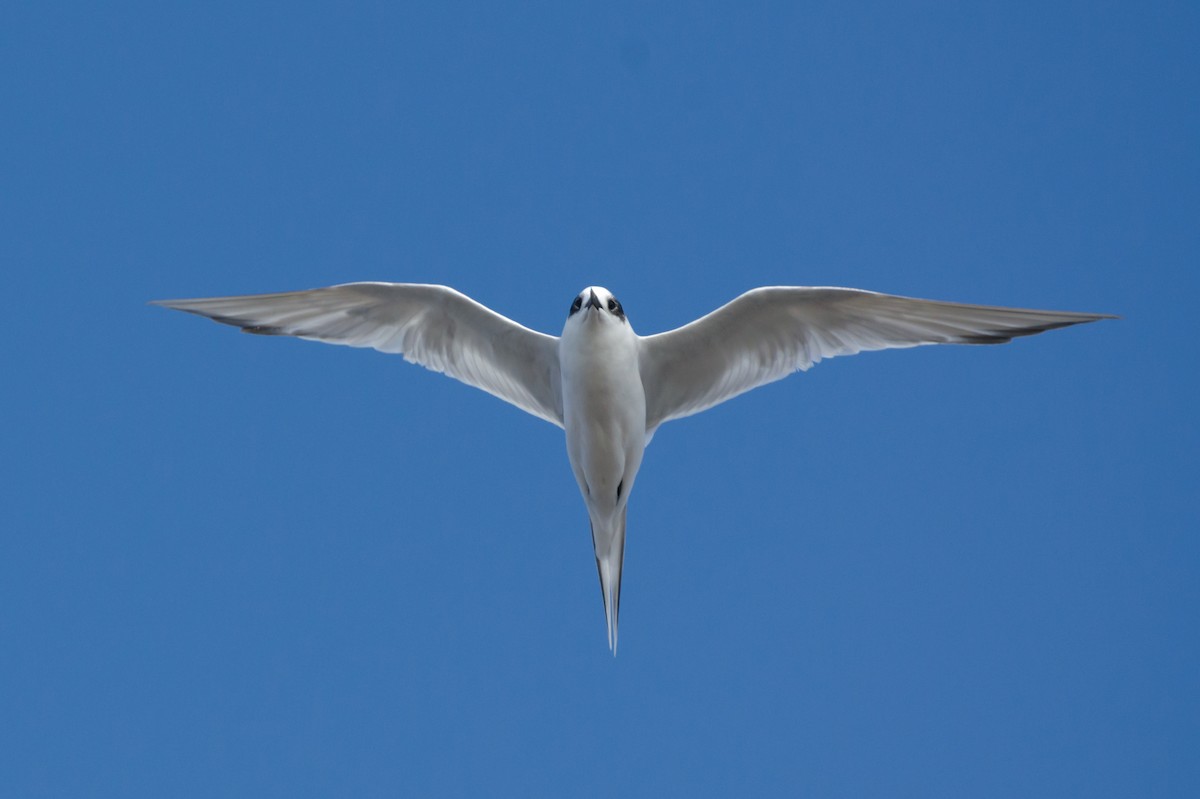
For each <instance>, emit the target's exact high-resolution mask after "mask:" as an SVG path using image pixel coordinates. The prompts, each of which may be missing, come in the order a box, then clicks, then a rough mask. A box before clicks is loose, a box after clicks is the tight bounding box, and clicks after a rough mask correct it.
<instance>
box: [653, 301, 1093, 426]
mask: <svg viewBox="0 0 1200 799" xmlns="http://www.w3.org/2000/svg"><path fill="white" fill-rule="evenodd" d="M1105 318H1111V317H1106V316H1105V315H1103V314H1088V313H1071V312H1066V311H1036V310H1028V309H1024V308H998V307H994V306H988V305H960V304H957V303H950V302H936V301H933V300H918V299H913V298H910V297H897V296H894V295H891V294H878V293H876V292H873V291H861V290H858V289H845V288H808V287H801V286H774V287H766V288H758V289H754V290H752V291H748V292H746V293H745V294H743V295H742V296H740V297H738V298H737V299H735V300H733V301H732V302H730V303H728V304H726V305H724V306H722V307H720V308H718V309H717V310H715V311H713V312H712V313H710V314H708V315H707V316H704V317H702V318H700V319H697V320H696V321H694V322H692V323H690V324H687V325H684V326H683V327H680V328H677V329H675V330H671V331H668V332H666V333H660V334H658V335H654V336H646V337H644V338H642V339H640V341H639V348H640V349H639V358H640V368H641V372H642V383H643V386H644V387H645V391H646V429H647V431H650V432H651V433H652V432H653V431H654V429H655V428H656V427H658V426H659V425H660V424H662V423H663V422H665V421H667V420H669V419H678V418H680V417H683V416H689V415H691V414H693V413H698V412H700V411H702V410H704V409H706V408H711V407H712V406H714V405H716V404H718V403H721V402H724V401H725V400H727V399H731V398H732V397H736V396H737V395H738V394H741V393H743V392H745V391H749V390H750V389H752V388H755V387H757V386H761V385H764V384H766V383H770V382H772V381H775V380H779V379H781V378H783V377H786V376H787V375H789V374H791V373H792V372H796V371H799V370H804V369H808V368H809V367H810V366H812V365H813V364H815V363H817V362H818V361H820V360H821V359H822V358H832V357H834V356H837V355H853V354H854V353H856V352H863V351H866V350H882V349H890V348H893V347H915V346H918V345H921V344H1001V343H1004V342H1006V341H1009V340H1011V339H1012V338H1014V337H1016V336H1028V335H1032V334H1034V333H1041V332H1043V331H1045V330H1052V329H1054V328H1056V327H1066V326H1068V325H1075V324H1079V323H1081V322H1094V321H1096V320H1097V319H1105Z"/></svg>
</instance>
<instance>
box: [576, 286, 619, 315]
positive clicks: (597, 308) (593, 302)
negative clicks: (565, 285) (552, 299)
mask: <svg viewBox="0 0 1200 799" xmlns="http://www.w3.org/2000/svg"><path fill="white" fill-rule="evenodd" d="M572 319H581V320H582V319H587V320H609V321H615V322H621V323H624V322H625V309H624V308H622V307H621V303H620V302H618V301H617V298H616V297H614V296H613V295H612V292H611V291H609V290H608V289H606V288H604V287H603V286H588V287H587V288H585V289H584V290H583V291H581V292H579V294H577V295H576V296H575V300H574V302H572V303H571V310H570V312H569V313H568V314H567V321H568V322H570V321H571V320H572Z"/></svg>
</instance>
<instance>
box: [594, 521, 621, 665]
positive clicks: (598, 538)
mask: <svg viewBox="0 0 1200 799" xmlns="http://www.w3.org/2000/svg"><path fill="white" fill-rule="evenodd" d="M592 546H593V547H594V548H595V550H596V571H597V572H598V573H599V575H600V597H601V599H603V600H604V620H605V621H606V622H607V623H608V648H609V649H611V650H612V653H613V657H616V655H617V620H618V617H619V616H620V610H621V567H622V566H623V565H624V562H625V508H622V509H621V515H620V516H619V517H618V518H617V519H616V523H615V524H614V525H613V526H612V529H607V530H597V529H596V525H595V523H594V522H593V523H592Z"/></svg>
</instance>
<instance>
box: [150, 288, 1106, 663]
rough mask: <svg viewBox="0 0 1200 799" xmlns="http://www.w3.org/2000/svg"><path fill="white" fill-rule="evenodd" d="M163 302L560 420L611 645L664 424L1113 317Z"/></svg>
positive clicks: (754, 300)
mask: <svg viewBox="0 0 1200 799" xmlns="http://www.w3.org/2000/svg"><path fill="white" fill-rule="evenodd" d="M158 304H160V305H164V306H167V307H169V308H176V309H178V310H183V311H188V312H191V313H197V314H201V315H204V316H207V317H209V318H211V319H214V320H216V321H218V322H222V323H225V324H232V325H236V326H238V327H240V328H242V329H243V330H244V331H246V332H250V333H258V334H264V335H288V336H296V337H299V338H307V339H315V340H319V341H326V342H330V343H334V344H345V345H349V346H356V347H373V348H375V349H378V350H380V351H383V352H392V353H399V354H402V355H404V357H405V358H406V359H407V360H409V361H413V362H415V363H419V364H421V365H423V366H426V367H427V368H429V369H432V370H434V371H438V372H444V373H446V374H448V375H450V376H451V377H454V378H456V379H459V380H462V381H463V382H465V383H468V384H470V385H473V386H476V387H477V388H481V389H483V390H484V391H487V392H488V393H490V394H493V395H495V396H497V397H499V398H501V399H503V400H506V401H508V402H510V403H512V404H514V405H516V406H517V407H519V408H521V409H522V410H525V411H527V412H529V413H531V414H533V415H535V416H538V417H540V418H542V419H545V420H547V421H549V422H551V423H553V424H556V425H558V426H559V427H562V428H563V429H564V431H565V433H566V443H567V456H568V458H569V460H570V462H571V469H572V471H573V473H574V475H575V479H576V481H577V482H578V484H579V490H580V493H581V494H582V495H583V499H584V502H585V504H586V505H587V511H588V518H589V521H590V522H591V530H592V544H593V547H594V550H595V556H596V567H597V570H598V572H599V576H600V590H601V594H602V596H603V599H604V612H605V618H606V621H607V625H608V640H609V646H610V647H611V648H612V649H613V652H614V653H615V652H616V644H617V617H618V610H619V603H620V592H621V571H622V566H623V560H624V552H625V518H626V510H627V508H628V502H629V495H630V493H631V492H632V490H633V485H634V481H635V479H636V478H637V473H638V469H639V468H640V466H641V463H642V455H643V453H644V451H645V448H646V445H647V444H648V443H649V441H650V439H651V438H652V437H653V435H654V432H655V430H657V428H658V427H659V425H661V424H662V423H663V422H665V421H668V420H670V419H676V418H680V417H683V416H688V415H691V414H693V413H698V412H699V411H702V410H705V409H706V408H710V407H712V406H713V405H717V404H719V403H721V402H724V401H725V400H728V399H731V398H732V397H735V396H737V395H738V394H741V393H743V392H745V391H748V390H750V389H752V388H755V387H757V386H761V385H764V384H766V383H769V382H772V381H775V380H779V379H781V378H783V377H785V376H787V375H788V374H791V373H792V372H795V371H800V370H805V369H808V368H809V367H810V366H812V365H813V364H814V363H817V362H818V361H820V360H821V359H822V358H830V357H834V356H836V355H850V354H853V353H856V352H861V351H864V350H877V349H888V348H895V347H912V346H917V345H921V344H939V343H957V344H996V343H1003V342H1006V341H1009V340H1010V339H1012V338H1013V337H1016V336H1025V335H1031V334H1034V333H1040V332H1043V331H1045V330H1050V329H1053V328H1057V327H1066V326H1068V325H1073V324H1079V323H1081V322H1092V321H1095V320H1097V319H1102V318H1106V317H1105V316H1104V315H1101V314H1082V313H1072V312H1064V311H1037V310H1028V309H1023V308H1001V307H996V306H984V305H960V304H956V303H945V302H936V301H932V300H919V299H912V298H908V297H898V296H895V295H888V294H878V293H875V292H869V291H861V290H858V289H844V288H807V287H794V286H776V287H769V288H759V289H754V290H752V291H749V292H747V293H745V294H743V295H742V296H740V297H738V298H737V299H735V300H733V301H732V302H730V303H728V304H726V305H724V306H722V307H721V308H718V309H717V310H716V311H713V312H712V313H710V314H708V315H707V316H705V317H703V318H701V319H698V320H696V321H695V322H692V323H690V324H688V325H684V326H683V327H681V328H678V329H676V330H672V331H668V332H666V333H659V334H657V335H652V336H645V337H642V336H638V335H637V334H636V333H634V332H633V329H632V328H631V327H630V324H629V321H628V319H626V317H625V312H624V309H623V308H622V307H621V304H620V303H619V302H618V301H617V300H616V298H615V297H613V296H612V294H611V293H610V292H609V291H608V290H607V289H604V288H601V287H599V286H590V287H588V288H586V289H584V290H583V291H582V292H581V293H580V294H579V295H578V296H577V297H576V298H575V301H574V303H573V304H572V306H571V310H570V313H569V314H568V316H567V322H566V324H565V326H564V327H563V332H562V335H561V337H559V338H555V337H553V336H548V335H545V334H542V333H538V332H536V331H533V330H529V329H528V328H525V327H522V326H521V325H518V324H517V323H515V322H513V321H511V320H509V319H506V318H505V317H503V316H501V315H499V314H497V313H495V312H494V311H491V310H490V309H488V308H485V307H484V306H482V305H480V304H479V303H477V302H475V301H474V300H471V299H470V298H468V297H466V296H465V295H463V294H461V293H459V292H457V291H455V290H454V289H451V288H447V287H445V286H432V285H424V284H404V283H347V284H343V285H340V286H331V287H329V288H323V289H313V290H310V291H298V292H290V293H286V294H262V295H250V296H240V297H214V298H208V299H196V300H166V301H162V302H159V303H158Z"/></svg>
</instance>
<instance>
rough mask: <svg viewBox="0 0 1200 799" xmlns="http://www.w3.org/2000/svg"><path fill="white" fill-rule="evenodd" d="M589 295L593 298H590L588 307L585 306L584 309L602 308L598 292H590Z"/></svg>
mask: <svg viewBox="0 0 1200 799" xmlns="http://www.w3.org/2000/svg"><path fill="white" fill-rule="evenodd" d="M588 294H589V295H591V296H589V297H588V301H587V305H585V306H584V307H585V308H600V307H601V306H600V300H599V299H597V297H596V292H594V291H589V292H588Z"/></svg>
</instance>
